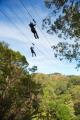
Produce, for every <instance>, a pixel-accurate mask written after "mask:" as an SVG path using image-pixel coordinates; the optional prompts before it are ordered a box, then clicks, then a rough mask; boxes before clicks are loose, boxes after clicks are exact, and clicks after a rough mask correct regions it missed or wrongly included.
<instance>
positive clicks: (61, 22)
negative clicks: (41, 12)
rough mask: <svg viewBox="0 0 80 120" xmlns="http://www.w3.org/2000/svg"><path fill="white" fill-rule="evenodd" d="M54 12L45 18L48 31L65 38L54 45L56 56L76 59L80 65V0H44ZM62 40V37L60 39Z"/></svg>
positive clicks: (44, 23) (70, 59) (44, 21)
mask: <svg viewBox="0 0 80 120" xmlns="http://www.w3.org/2000/svg"><path fill="white" fill-rule="evenodd" d="M44 2H45V5H46V7H47V8H49V9H51V10H52V12H51V13H50V14H49V15H48V16H47V17H46V18H45V19H44V20H43V24H42V26H43V28H46V30H47V33H50V34H54V33H56V34H57V35H58V37H59V38H64V41H63V42H62V41H60V42H59V43H58V44H57V45H53V46H52V48H53V50H54V55H55V57H57V58H59V59H60V60H63V59H67V60H69V61H70V62H72V61H76V64H77V68H79V67H80V0H44ZM51 18H52V19H51ZM60 40H61V39H60Z"/></svg>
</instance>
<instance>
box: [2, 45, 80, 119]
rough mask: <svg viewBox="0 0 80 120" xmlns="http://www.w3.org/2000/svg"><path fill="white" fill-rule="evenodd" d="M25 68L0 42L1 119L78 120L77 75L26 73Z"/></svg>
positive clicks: (79, 89)
mask: <svg viewBox="0 0 80 120" xmlns="http://www.w3.org/2000/svg"><path fill="white" fill-rule="evenodd" d="M28 65H29V64H28V62H27V60H26V58H25V57H24V56H23V55H21V54H20V53H19V52H15V51H13V50H11V49H10V48H8V45H7V44H5V43H0V120H80V76H65V75H61V74H60V73H55V74H39V73H34V74H29V71H28V69H27V67H28Z"/></svg>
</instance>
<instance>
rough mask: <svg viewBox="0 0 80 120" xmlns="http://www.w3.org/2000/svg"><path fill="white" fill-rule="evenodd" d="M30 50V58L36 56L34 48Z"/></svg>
mask: <svg viewBox="0 0 80 120" xmlns="http://www.w3.org/2000/svg"><path fill="white" fill-rule="evenodd" d="M30 50H31V53H32V57H33V56H34V55H35V56H36V53H35V51H34V47H33V46H31V47H30Z"/></svg>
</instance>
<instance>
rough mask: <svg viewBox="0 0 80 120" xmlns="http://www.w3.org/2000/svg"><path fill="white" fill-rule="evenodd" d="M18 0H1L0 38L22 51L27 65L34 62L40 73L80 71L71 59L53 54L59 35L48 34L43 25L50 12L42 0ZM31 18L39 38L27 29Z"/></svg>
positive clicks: (31, 64)
mask: <svg viewBox="0 0 80 120" xmlns="http://www.w3.org/2000/svg"><path fill="white" fill-rule="evenodd" d="M21 1H22V2H20V0H0V41H5V42H7V43H8V44H9V47H10V48H12V49H13V50H15V51H19V52H21V54H22V55H25V57H26V59H27V61H28V62H29V65H30V67H32V66H34V65H35V66H37V67H38V71H37V72H39V73H48V74H49V73H55V72H59V73H62V74H65V75H74V74H75V75H80V71H77V70H76V69H75V67H76V64H75V63H74V62H73V63H69V62H68V61H65V60H64V61H59V60H58V59H56V58H54V54H53V50H52V49H51V46H52V45H55V44H56V43H58V41H59V38H58V37H57V36H56V35H55V34H54V35H49V34H47V33H46V31H45V30H43V29H42V19H44V18H45V17H46V16H47V15H48V14H49V12H50V10H49V9H47V8H46V7H45V4H44V2H43V0H21ZM22 3H23V4H24V6H23V5H22ZM24 7H25V8H26V9H27V10H28V11H29V13H30V15H31V16H32V17H31V16H30V15H29V14H28V12H27V11H26V9H25V8H24ZM32 18H33V19H35V20H36V23H37V25H36V30H37V32H38V35H39V39H35V38H34V36H33V34H32V33H31V31H30V28H29V23H30V22H31V21H32ZM32 43H34V44H35V45H34V50H35V52H36V54H37V56H36V57H32V56H31V51H30V46H32Z"/></svg>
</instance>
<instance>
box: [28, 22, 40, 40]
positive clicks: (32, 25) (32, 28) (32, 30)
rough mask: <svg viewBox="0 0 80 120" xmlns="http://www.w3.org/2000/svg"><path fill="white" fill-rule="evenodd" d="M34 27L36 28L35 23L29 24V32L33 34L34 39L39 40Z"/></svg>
mask: <svg viewBox="0 0 80 120" xmlns="http://www.w3.org/2000/svg"><path fill="white" fill-rule="evenodd" d="M35 26H36V22H34V23H33V22H30V24H29V27H30V29H31V32H32V33H33V34H34V37H35V39H39V36H38V34H37V31H36V29H35Z"/></svg>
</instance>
